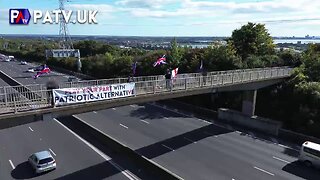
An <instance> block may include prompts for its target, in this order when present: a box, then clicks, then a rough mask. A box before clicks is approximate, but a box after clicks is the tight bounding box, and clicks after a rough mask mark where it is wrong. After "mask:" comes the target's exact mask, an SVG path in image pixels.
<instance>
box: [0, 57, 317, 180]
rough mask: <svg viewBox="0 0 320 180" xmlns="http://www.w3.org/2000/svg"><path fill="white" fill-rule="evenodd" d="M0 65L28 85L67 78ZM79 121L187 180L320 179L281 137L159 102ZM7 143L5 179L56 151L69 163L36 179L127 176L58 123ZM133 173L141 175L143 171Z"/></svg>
mask: <svg viewBox="0 0 320 180" xmlns="http://www.w3.org/2000/svg"><path fill="white" fill-rule="evenodd" d="M0 63H1V64H0V69H1V70H2V71H4V72H5V73H7V74H8V75H10V76H11V77H13V78H15V79H16V80H17V81H19V82H20V83H22V84H25V85H26V84H39V83H42V84H45V83H46V82H47V81H48V80H52V79H54V80H56V81H58V82H65V81H67V77H68V76H65V75H63V74H59V73H53V74H52V75H51V74H50V75H46V76H43V77H40V78H38V79H36V80H34V79H33V78H32V77H31V76H32V75H34V74H32V73H23V71H25V70H26V69H28V67H29V66H28V65H19V62H0ZM76 117H79V118H80V119H81V120H82V121H84V122H86V123H88V124H90V125H91V126H93V127H95V128H97V129H99V130H100V131H102V132H104V133H105V134H108V135H109V136H112V137H113V138H114V139H117V140H118V141H120V142H121V143H123V144H125V145H126V146H128V147H130V148H131V149H133V150H135V151H136V152H138V153H140V154H141V155H144V156H145V157H147V158H149V159H151V160H153V161H154V162H157V163H158V164H160V165H161V166H163V167H164V168H166V169H168V170H169V171H171V172H173V173H175V174H177V175H178V176H180V177H182V178H184V179H217V180H220V179H221V180H224V179H226V180H232V179H233V180H251V179H254V180H255V179H262V180H263V179H275V180H277V179H279V180H280V179H290V180H291V179H293V180H294V179H309V180H319V179H320V172H319V171H316V170H314V169H310V168H306V167H304V166H302V165H300V164H298V163H297V155H298V152H297V151H296V150H293V149H290V148H288V147H286V146H283V145H281V144H279V143H278V141H277V140H276V139H271V138H269V139H268V138H267V139H266V140H264V139H258V138H255V135H254V134H255V133H254V132H252V133H250V134H249V135H248V134H245V133H242V132H240V131H236V130H234V129H232V128H225V127H221V126H220V125H219V126H218V125H216V124H212V123H209V122H206V121H203V120H200V119H198V118H194V117H188V116H186V115H183V114H181V113H177V112H172V111H170V110H166V109H163V108H160V107H158V106H155V105H152V104H141V105H130V106H124V107H117V108H111V109H106V110H102V111H97V112H91V113H85V114H79V115H76ZM29 126H30V128H31V129H32V130H33V131H31V129H30V128H29ZM0 144H1V145H4V146H1V150H0V154H1V156H0V166H1V171H0V172H1V174H0V179H7V178H9V179H10V178H15V179H28V178H33V176H32V175H31V174H29V171H27V172H28V173H27V172H25V170H26V168H27V167H26V163H25V161H26V159H27V157H28V155H29V154H30V153H32V152H34V151H38V150H40V149H41V150H42V149H49V148H50V149H52V150H53V151H54V152H55V154H57V156H56V158H57V162H58V163H59V162H63V163H59V164H61V165H60V166H59V165H58V169H57V170H55V171H53V172H50V173H48V174H45V175H43V176H39V177H35V178H36V179H53V178H60V179H80V177H84V176H85V175H86V174H90V175H95V174H97V176H96V178H95V176H94V177H93V178H91V176H90V178H87V179H102V178H101V177H103V178H111V179H113V178H115V179H122V178H126V176H125V175H123V174H121V173H120V171H119V170H118V172H116V171H115V170H114V169H112V167H111V166H110V165H109V164H107V165H106V164H105V162H106V161H105V158H103V157H105V156H104V155H103V156H100V155H99V154H97V153H96V152H95V151H94V150H92V149H91V148H90V147H88V146H87V145H86V144H85V143H83V142H82V141H81V140H79V139H78V138H76V136H74V135H72V134H71V133H69V132H68V131H67V130H66V129H65V128H63V127H62V126H61V125H60V124H59V123H58V122H56V121H52V122H35V123H32V124H28V125H23V126H19V127H15V128H10V129H4V130H0ZM82 152H84V153H82ZM74 157H76V158H74ZM9 160H11V162H12V164H13V166H14V167H15V169H14V170H13V168H12V167H13V166H12V165H11V162H10V161H9ZM121 161H125V160H121ZM122 164H123V163H122ZM105 166H106V167H105ZM20 167H23V168H20ZM104 167H105V168H104ZM133 167H135V165H133ZM20 169H24V170H20ZM106 169H107V170H106ZM132 169H134V170H133V171H134V173H135V171H136V170H135V169H137V168H132ZM10 172H11V173H10ZM93 172H94V173H93ZM112 172H113V173H112ZM135 174H137V173H135ZM2 177H3V178H2ZM139 177H150V176H148V175H145V176H143V175H139ZM146 179H149V178H146ZM153 179H154V178H153Z"/></svg>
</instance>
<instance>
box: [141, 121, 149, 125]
mask: <svg viewBox="0 0 320 180" xmlns="http://www.w3.org/2000/svg"><path fill="white" fill-rule="evenodd" d="M140 121H141V122H144V123H146V124H150V123H149V122H148V121H145V120H140Z"/></svg>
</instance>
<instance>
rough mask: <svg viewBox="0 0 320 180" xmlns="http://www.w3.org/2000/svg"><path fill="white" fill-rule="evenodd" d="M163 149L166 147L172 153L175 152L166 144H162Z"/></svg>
mask: <svg viewBox="0 0 320 180" xmlns="http://www.w3.org/2000/svg"><path fill="white" fill-rule="evenodd" d="M161 145H162V146H163V147H165V148H167V149H169V150H171V151H174V149H172V148H171V147H169V146H166V145H165V144H161Z"/></svg>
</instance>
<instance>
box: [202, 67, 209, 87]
mask: <svg viewBox="0 0 320 180" xmlns="http://www.w3.org/2000/svg"><path fill="white" fill-rule="evenodd" d="M201 74H202V78H203V81H202V82H203V85H204V86H205V85H206V84H207V75H208V73H207V71H206V70H204V69H203V70H202V72H201Z"/></svg>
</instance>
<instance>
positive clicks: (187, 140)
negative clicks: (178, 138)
mask: <svg viewBox="0 0 320 180" xmlns="http://www.w3.org/2000/svg"><path fill="white" fill-rule="evenodd" d="M183 139H185V140H187V141H190V142H192V143H197V142H196V141H192V140H191V139H189V138H186V137H183Z"/></svg>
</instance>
